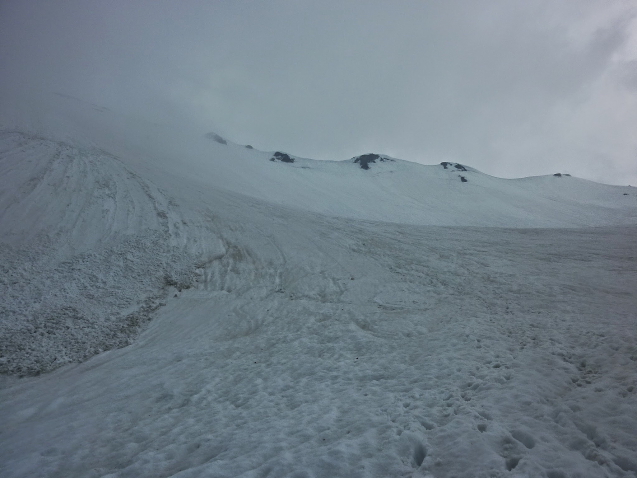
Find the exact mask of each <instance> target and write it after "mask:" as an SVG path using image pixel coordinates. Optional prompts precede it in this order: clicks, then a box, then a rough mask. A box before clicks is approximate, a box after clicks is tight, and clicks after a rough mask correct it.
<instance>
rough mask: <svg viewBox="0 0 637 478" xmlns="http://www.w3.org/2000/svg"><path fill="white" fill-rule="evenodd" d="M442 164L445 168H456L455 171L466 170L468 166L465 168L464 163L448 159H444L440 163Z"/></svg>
mask: <svg viewBox="0 0 637 478" xmlns="http://www.w3.org/2000/svg"><path fill="white" fill-rule="evenodd" d="M440 165H441V166H442V167H443V168H445V169H449V168H455V169H454V171H466V170H467V168H465V167H464V166H463V165H462V164H460V163H450V162H448V161H443V162H442V163H440Z"/></svg>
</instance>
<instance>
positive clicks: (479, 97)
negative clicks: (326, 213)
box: [0, 0, 637, 185]
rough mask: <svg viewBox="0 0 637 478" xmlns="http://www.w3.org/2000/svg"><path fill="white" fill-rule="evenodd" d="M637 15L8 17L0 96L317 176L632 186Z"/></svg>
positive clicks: (282, 6)
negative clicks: (51, 100)
mask: <svg viewBox="0 0 637 478" xmlns="http://www.w3.org/2000/svg"><path fill="white" fill-rule="evenodd" d="M635 14H636V12H635V8H634V7H633V6H632V4H631V3H630V2H621V1H620V2H613V3H610V2H602V1H587V0H578V1H573V2H570V1H568V2H553V1H542V0H524V1H522V0H518V1H515V0H514V1H510V0H507V1H505V0H497V1H496V0H493V1H486V0H483V1H468V0H467V1H460V0H458V1H450V2H420V1H403V2H387V1H366V2H343V1H339V2H336V1H321V2H316V1H302V0H300V1H291V0H272V1H269V2H244V1H214V2H206V1H182V2H168V1H149V0H148V1H142V0H138V1H136V2H129V1H124V0H111V1H109V2H100V1H97V0H65V1H63V0H60V1H57V2H48V1H26V2H18V1H5V2H4V3H2V4H0V66H2V71H3V75H2V77H3V79H2V80H0V81H2V82H4V83H8V82H14V83H20V84H24V83H28V84H31V85H33V86H36V87H40V88H45V89H49V90H55V91H61V92H64V93H67V94H72V95H75V96H79V97H82V98H85V99H87V100H91V101H93V102H99V103H103V104H106V105H107V106H110V107H112V108H120V109H124V110H128V111H134V112H135V113H138V114H144V115H149V116H153V117H155V118H162V119H165V118H170V117H171V116H172V115H174V114H175V112H176V111H179V112H180V114H181V115H185V116H188V117H192V118H194V119H196V120H197V121H200V122H203V123H206V124H209V125H210V129H215V128H216V129H218V130H219V132H220V133H221V134H224V135H226V136H228V137H229V138H231V139H233V140H236V141H238V142H245V143H251V144H253V145H255V146H256V147H259V148H262V149H270V150H273V149H285V150H288V151H290V152H293V153H295V154H298V155H302V156H308V157H315V158H319V159H345V158H347V157H350V156H353V155H355V154H359V153H362V152H368V151H376V152H385V153H388V154H392V155H394V156H397V157H401V158H404V159H408V160H412V161H419V162H424V163H434V162H439V161H442V160H456V161H462V162H466V163H468V164H471V165H473V166H475V167H477V168H478V169H481V170H483V171H484V172H487V173H490V174H493V175H496V176H505V177H518V176H523V175H532V174H547V173H551V172H555V171H564V172H570V173H572V174H575V175H578V176H581V177H585V178H589V179H594V180H599V181H604V182H610V183H616V184H626V183H632V184H634V185H637V138H636V135H635V133H634V131H637V107H636V106H637V104H636V103H637V87H636V86H635V85H637V83H636V80H635V78H637V73H635V72H636V69H635V64H636V63H635V62H636V61H637V31H636V28H637V27H636V26H637V22H636V21H635ZM6 72H8V74H7V73H6Z"/></svg>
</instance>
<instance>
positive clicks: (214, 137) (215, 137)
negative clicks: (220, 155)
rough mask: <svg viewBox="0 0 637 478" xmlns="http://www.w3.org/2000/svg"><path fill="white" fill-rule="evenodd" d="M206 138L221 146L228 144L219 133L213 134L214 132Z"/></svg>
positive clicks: (207, 134)
mask: <svg viewBox="0 0 637 478" xmlns="http://www.w3.org/2000/svg"><path fill="white" fill-rule="evenodd" d="M206 138H208V139H211V140H213V141H216V142H217V143H219V144H228V142H227V141H226V140H225V139H223V138H222V137H221V136H219V135H218V134H217V133H213V132H212V131H211V132H210V133H206Z"/></svg>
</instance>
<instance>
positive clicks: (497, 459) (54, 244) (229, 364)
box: [0, 112, 637, 478]
mask: <svg viewBox="0 0 637 478" xmlns="http://www.w3.org/2000/svg"><path fill="white" fill-rule="evenodd" d="M91 114H94V113H92V112H91ZM95 114H97V113H95ZM100 114H107V113H105V112H100ZM83 118H84V117H83ZM90 118H91V117H90V116H89V119H90ZM100 118H101V117H100ZM102 120H103V118H102V119H100V121H102ZM91 121H92V120H91ZM95 121H97V120H95ZM104 121H106V120H104ZM106 123H108V122H107V121H106ZM90 124H91V123H90V121H88V120H86V121H83V122H82V127H83V128H88V129H85V130H83V131H90V128H89V126H90ZM97 124H102V125H103V124H104V123H99V121H98V123H97ZM78 128H79V127H78ZM112 128H113V129H112V130H108V131H111V132H113V131H114V132H115V133H117V134H115V133H112V138H115V139H111V140H110V141H112V142H111V143H110V144H109V143H108V141H107V139H105V138H108V137H109V135H108V134H107V132H108V131H107V132H104V130H102V129H99V130H97V131H96V132H95V136H92V135H91V136H88V137H85V136H82V137H80V138H79V139H78V140H77V142H70V141H66V140H65V141H57V140H53V139H54V138H51V137H50V138H49V139H44V137H42V136H38V135H33V131H31V133H30V134H29V135H27V134H25V133H17V132H14V133H9V132H4V133H3V134H2V135H1V136H0V140H1V141H0V146H1V147H0V181H2V183H1V184H2V188H1V189H0V225H1V229H0V233H1V234H0V239H1V241H2V244H1V246H2V247H1V248H0V265H1V267H2V270H1V272H2V274H1V276H0V287H1V288H2V290H0V293H1V297H2V302H1V303H0V306H1V307H2V310H0V312H1V314H0V327H1V328H0V345H1V346H2V354H3V356H2V362H0V363H1V364H2V367H3V369H2V372H3V376H2V382H0V385H1V388H0V410H2V413H0V476H2V477H9V478H18V477H20V478H22V477H24V478H26V477H29V478H31V477H64V478H68V477H118V478H125V477H136V478H137V477H156V476H175V477H180V478H186V477H215V476H216V477H234V476H242V477H301V476H305V477H316V478H327V477H330V478H331V477H335V476H347V477H355V478H356V477H361V478H363V477H365V478H366V477H390V476H391V477H394V476H411V477H418V476H421V477H437V478H438V477H439V478H444V477H451V476H455V477H458V478H473V477H482V478H486V477H507V476H532V477H544V478H563V477H569V478H575V477H578V476H582V477H588V476H591V477H592V476H595V477H597V476H599V477H613V478H614V477H618V478H634V477H635V473H637V460H636V459H635V456H637V441H636V440H635V434H634V431H635V430H636V429H637V377H636V375H635V370H637V326H636V324H637V315H636V312H635V311H637V296H636V295H635V291H637V249H636V246H635V244H637V225H636V224H635V223H636V222H637V221H635V209H636V206H635V196H634V193H633V190H632V188H618V187H611V186H604V185H597V184H594V183H590V182H586V181H582V180H578V179H577V178H575V177H565V175H563V176H562V177H554V176H552V175H551V176H547V177H541V178H527V179H521V180H513V181H504V180H500V179H497V178H491V177H488V176H486V175H483V174H481V173H479V172H477V171H475V170H473V169H471V168H470V167H468V166H463V167H464V168H465V169H466V171H461V174H462V175H463V176H465V177H466V178H467V179H468V182H467V183H462V182H461V181H460V179H459V178H458V174H459V171H460V170H459V169H458V168H457V165H456V163H453V164H452V165H451V166H452V167H450V168H449V169H445V168H444V167H442V166H440V165H437V166H431V167H424V166H423V167H420V166H414V165H411V164H409V163H406V162H403V161H400V160H396V161H393V162H380V161H379V162H376V163H374V164H373V165H372V167H371V168H370V170H368V171H361V169H360V168H359V167H358V165H355V164H352V162H351V161H346V162H343V163H342V164H341V163H328V162H325V163H321V162H315V161H311V160H305V159H302V158H297V157H295V162H294V163H288V164H273V163H272V162H270V161H268V159H269V158H270V157H271V156H272V155H271V154H269V153H263V152H260V151H256V150H250V149H247V148H245V147H243V146H238V145H234V144H232V143H231V142H229V141H228V142H227V144H225V145H222V144H220V143H218V142H215V141H211V140H210V139H207V138H205V137H204V133H201V134H199V133H197V134H192V136H189V135H186V137H187V138H188V139H189V140H188V141H185V140H184V137H181V136H179V135H176V136H175V137H167V136H157V137H153V136H152V128H150V129H148V130H144V133H148V135H149V136H150V137H151V139H152V141H153V142H154V141H157V144H156V145H153V146H152V147H150V146H148V145H144V144H143V141H147V140H141V139H139V138H141V137H142V136H143V135H141V134H139V135H137V134H134V133H139V131H140V130H135V129H133V130H131V131H127V130H125V129H119V130H118V129H117V128H115V127H114V126H112ZM74 134H75V133H74ZM83 134H87V133H83ZM67 136H71V135H70V134H69V135H67ZM197 138H198V139H197ZM67 139H68V137H67ZM198 140H201V143H197V141H198ZM138 141H141V142H138ZM88 144H93V145H94V146H93V147H89V146H87V145H88ZM160 145H161V147H160ZM171 148H175V149H174V150H173V149H171ZM180 148H184V153H183V156H178V155H177V154H176V151H178V150H179V149H180ZM187 148H190V149H187ZM178 158H181V159H180V160H178ZM171 161H172V162H171ZM184 164H186V165H187V166H188V167H184ZM454 165H455V166H454ZM422 168H424V169H422ZM347 185H349V186H350V187H349V189H348V188H347V187H346V186H347ZM242 188H244V189H242ZM241 192H243V194H241ZM624 194H626V196H624ZM312 201H315V202H314V203H313V202H312ZM341 202H344V203H345V204H344V205H342V206H341ZM400 205H403V206H404V208H402V209H401V207H400ZM374 218H375V219H378V218H381V219H383V220H382V221H380V220H370V219H374ZM404 218H407V220H405V221H404V222H405V223H402V224H401V223H400V221H402V220H403V219H404ZM444 221H448V222H447V223H454V224H461V225H462V226H463V227H439V226H434V225H432V224H440V223H444ZM507 221H510V222H511V223H512V225H514V226H515V228H496V227H492V226H495V225H499V224H501V223H507ZM631 221H632V222H631ZM480 222H482V223H484V224H486V225H488V226H491V227H466V226H475V223H480ZM423 223H424V224H423ZM527 223H532V224H533V225H544V226H547V225H553V226H556V225H561V226H569V228H565V227H553V228H524V227H522V226H523V225H525V224H527ZM589 223H590V224H594V225H595V226H598V227H591V228H585V227H576V226H582V225H583V224H589ZM609 224H615V226H612V227H611V226H609ZM620 224H623V225H621V226H619V225H620ZM604 225H605V226H604ZM601 226H604V227H601ZM107 349H108V351H105V352H104V353H97V352H99V351H100V350H107ZM96 353H97V355H95V354H96ZM78 362H81V363H78ZM61 364H66V365H64V366H61V367H60V366H59V365H61ZM56 367H57V368H56ZM49 370H52V371H50V372H49V373H43V374H41V375H39V376H37V377H35V376H27V377H23V378H18V376H16V375H31V374H35V373H37V372H44V371H49Z"/></svg>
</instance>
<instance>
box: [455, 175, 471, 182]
mask: <svg viewBox="0 0 637 478" xmlns="http://www.w3.org/2000/svg"><path fill="white" fill-rule="evenodd" d="M458 176H459V177H460V181H462V182H463V183H468V182H469V180H468V179H467V178H465V177H464V176H460V175H458Z"/></svg>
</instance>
